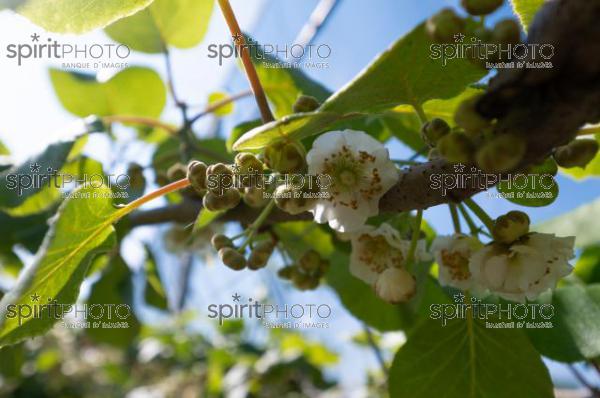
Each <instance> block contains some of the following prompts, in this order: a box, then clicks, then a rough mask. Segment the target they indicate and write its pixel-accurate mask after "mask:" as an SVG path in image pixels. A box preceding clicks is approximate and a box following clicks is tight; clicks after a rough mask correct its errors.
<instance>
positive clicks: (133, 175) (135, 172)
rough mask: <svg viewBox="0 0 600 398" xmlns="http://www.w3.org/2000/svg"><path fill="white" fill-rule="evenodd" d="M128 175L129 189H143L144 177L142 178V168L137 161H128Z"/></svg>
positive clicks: (144, 185)
mask: <svg viewBox="0 0 600 398" xmlns="http://www.w3.org/2000/svg"><path fill="white" fill-rule="evenodd" d="M127 175H128V176H129V189H130V190H133V191H143V190H144V188H145V187H146V178H144V169H143V168H142V166H140V165H139V164H137V163H130V164H129V166H128V167H127Z"/></svg>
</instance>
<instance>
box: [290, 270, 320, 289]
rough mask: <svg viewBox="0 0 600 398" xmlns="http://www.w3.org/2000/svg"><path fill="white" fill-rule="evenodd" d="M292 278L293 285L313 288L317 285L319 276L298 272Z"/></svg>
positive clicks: (299, 287) (300, 287)
mask: <svg viewBox="0 0 600 398" xmlns="http://www.w3.org/2000/svg"><path fill="white" fill-rule="evenodd" d="M296 275H297V276H296V277H295V278H294V279H293V281H294V285H295V286H296V287H297V288H298V289H300V290H314V289H316V288H317V287H318V286H319V278H315V277H313V276H311V275H307V274H303V273H299V274H296Z"/></svg>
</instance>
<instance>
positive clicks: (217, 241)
mask: <svg viewBox="0 0 600 398" xmlns="http://www.w3.org/2000/svg"><path fill="white" fill-rule="evenodd" d="M210 244H211V245H212V247H214V248H215V250H217V251H218V250H221V249H222V248H224V247H233V242H232V241H231V239H229V238H228V237H227V236H225V235H223V234H215V235H213V236H212V238H211V239H210Z"/></svg>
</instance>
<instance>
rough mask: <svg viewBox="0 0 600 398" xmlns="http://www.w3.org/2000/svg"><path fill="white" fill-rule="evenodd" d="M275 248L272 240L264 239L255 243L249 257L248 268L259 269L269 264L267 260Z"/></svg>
mask: <svg viewBox="0 0 600 398" xmlns="http://www.w3.org/2000/svg"><path fill="white" fill-rule="evenodd" d="M273 249H274V246H273V242H271V241H262V242H258V243H257V244H256V245H254V248H253V249H252V251H251V252H250V257H249V258H248V268H250V269H253V270H257V269H260V268H263V267H264V266H265V265H267V261H269V257H271V254H272V253H273Z"/></svg>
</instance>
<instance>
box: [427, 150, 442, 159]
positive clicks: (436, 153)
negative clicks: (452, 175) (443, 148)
mask: <svg viewBox="0 0 600 398" xmlns="http://www.w3.org/2000/svg"><path fill="white" fill-rule="evenodd" d="M441 157H442V155H441V154H440V150H439V149H437V148H431V149H430V150H429V153H428V154H427V159H429V160H434V159H439V158H441Z"/></svg>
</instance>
